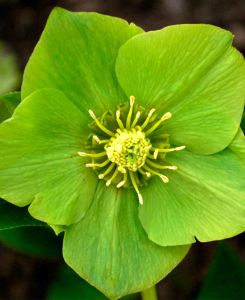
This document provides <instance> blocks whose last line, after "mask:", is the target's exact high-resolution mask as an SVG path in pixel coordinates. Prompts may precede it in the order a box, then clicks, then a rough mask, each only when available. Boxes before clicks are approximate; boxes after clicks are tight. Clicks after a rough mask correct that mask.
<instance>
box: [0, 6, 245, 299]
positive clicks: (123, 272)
mask: <svg viewBox="0 0 245 300" xmlns="http://www.w3.org/2000/svg"><path fill="white" fill-rule="evenodd" d="M231 43H232V34H231V33H230V32H228V31H225V30H222V29H220V28H217V27H215V26H210V25H176V26H169V27H166V28H164V29H162V30H159V31H155V32H146V33H145V32H143V30H142V29H140V28H139V27H137V26H135V25H134V24H128V23H126V22H124V21H123V20H120V19H117V18H113V17H109V16H103V15H99V14H96V13H70V12H67V11H65V10H62V9H55V10H54V12H53V13H52V15H51V17H50V18H49V20H48V23H47V25H46V28H45V30H44V32H43V34H42V36H41V39H40V41H39V43H38V45H37V46H36V48H35V50H34V52H33V54H32V56H31V58H30V60H29V62H28V65H27V67H26V69H25V73H24V79H23V85H22V91H21V96H22V103H21V104H20V105H19V106H18V107H17V109H16V111H15V113H14V115H13V117H12V118H11V119H9V120H7V121H5V122H4V123H2V125H1V127H0V146H1V150H0V153H1V162H0V196H1V197H2V198H4V199H6V200H7V201H9V202H11V203H13V204H15V205H18V206H25V205H30V206H29V212H30V213H31V215H32V216H33V217H35V218H37V219H39V220H42V221H44V222H47V223H48V224H50V225H52V226H53V227H54V228H56V229H59V228H63V229H64V230H65V237H64V248H63V254H64V258H65V260H66V262H67V263H68V264H69V265H70V266H71V267H72V268H73V269H74V270H75V271H76V272H77V273H78V274H80V276H81V277H83V278H85V279H86V280H88V281H89V282H90V283H91V284H93V285H95V286H96V287H97V288H98V289H100V290H101V291H102V292H104V293H105V294H106V295H107V296H109V297H110V298H117V297H120V296H122V295H125V294H128V293H133V292H136V291H139V290H143V289H145V288H147V287H149V286H151V285H153V284H155V283H156V282H157V281H158V280H160V279H161V278H163V277H164V276H165V275H166V274H167V273H168V272H170V271H171V269H173V268H174V266H176V264H177V263H178V262H179V261H181V260H182V258H183V257H184V256H185V254H186V252H187V251H188V249H189V246H188V244H191V243H193V242H195V239H197V240H199V241H202V242H205V241H211V240H218V239H224V238H227V237H230V236H233V235H235V234H238V233H240V232H242V231H243V230H244V227H245V218H244V216H245V186H244V178H245V176H244V175H245V167H244V159H245V158H244V151H245V145H244V136H243V134H242V133H241V132H239V134H237V132H238V130H239V125H240V121H241V118H242V113H243V108H244V95H245V83H244V73H245V64H244V60H243V57H242V55H241V54H240V53H239V52H238V51H237V50H235V49H234V48H233V47H232V46H231ZM236 135H237V137H236V138H235V136H236ZM234 138H235V139H234ZM232 141H233V143H232V144H231V142H232ZM230 144H231V146H230V147H228V146H229V145H230ZM138 210H139V216H138Z"/></svg>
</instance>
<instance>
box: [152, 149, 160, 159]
mask: <svg viewBox="0 0 245 300" xmlns="http://www.w3.org/2000/svg"><path fill="white" fill-rule="evenodd" d="M158 153H159V149H156V150H155V151H154V153H153V157H154V159H157V156H158Z"/></svg>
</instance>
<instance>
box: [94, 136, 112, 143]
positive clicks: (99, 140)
mask: <svg viewBox="0 0 245 300" xmlns="http://www.w3.org/2000/svg"><path fill="white" fill-rule="evenodd" d="M93 140H95V141H96V142H97V143H98V144H107V143H108V142H109V141H110V140H101V139H99V137H98V136H97V135H93Z"/></svg>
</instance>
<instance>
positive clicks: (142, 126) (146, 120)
mask: <svg viewBox="0 0 245 300" xmlns="http://www.w3.org/2000/svg"><path fill="white" fill-rule="evenodd" d="M155 111H156V109H155V108H152V109H151V110H150V111H149V113H148V115H147V118H146V119H145V122H144V123H143V124H142V125H141V126H140V127H141V129H142V130H143V129H144V128H145V127H146V126H147V125H148V123H149V122H150V119H151V117H152V115H153V114H154V112H155Z"/></svg>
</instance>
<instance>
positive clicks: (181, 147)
mask: <svg viewBox="0 0 245 300" xmlns="http://www.w3.org/2000/svg"><path fill="white" fill-rule="evenodd" d="M185 148H186V146H179V147H175V148H165V149H159V148H157V149H158V150H159V152H165V153H167V152H174V151H181V150H184V149H185ZM155 149H156V148H154V147H152V148H151V150H155Z"/></svg>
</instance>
